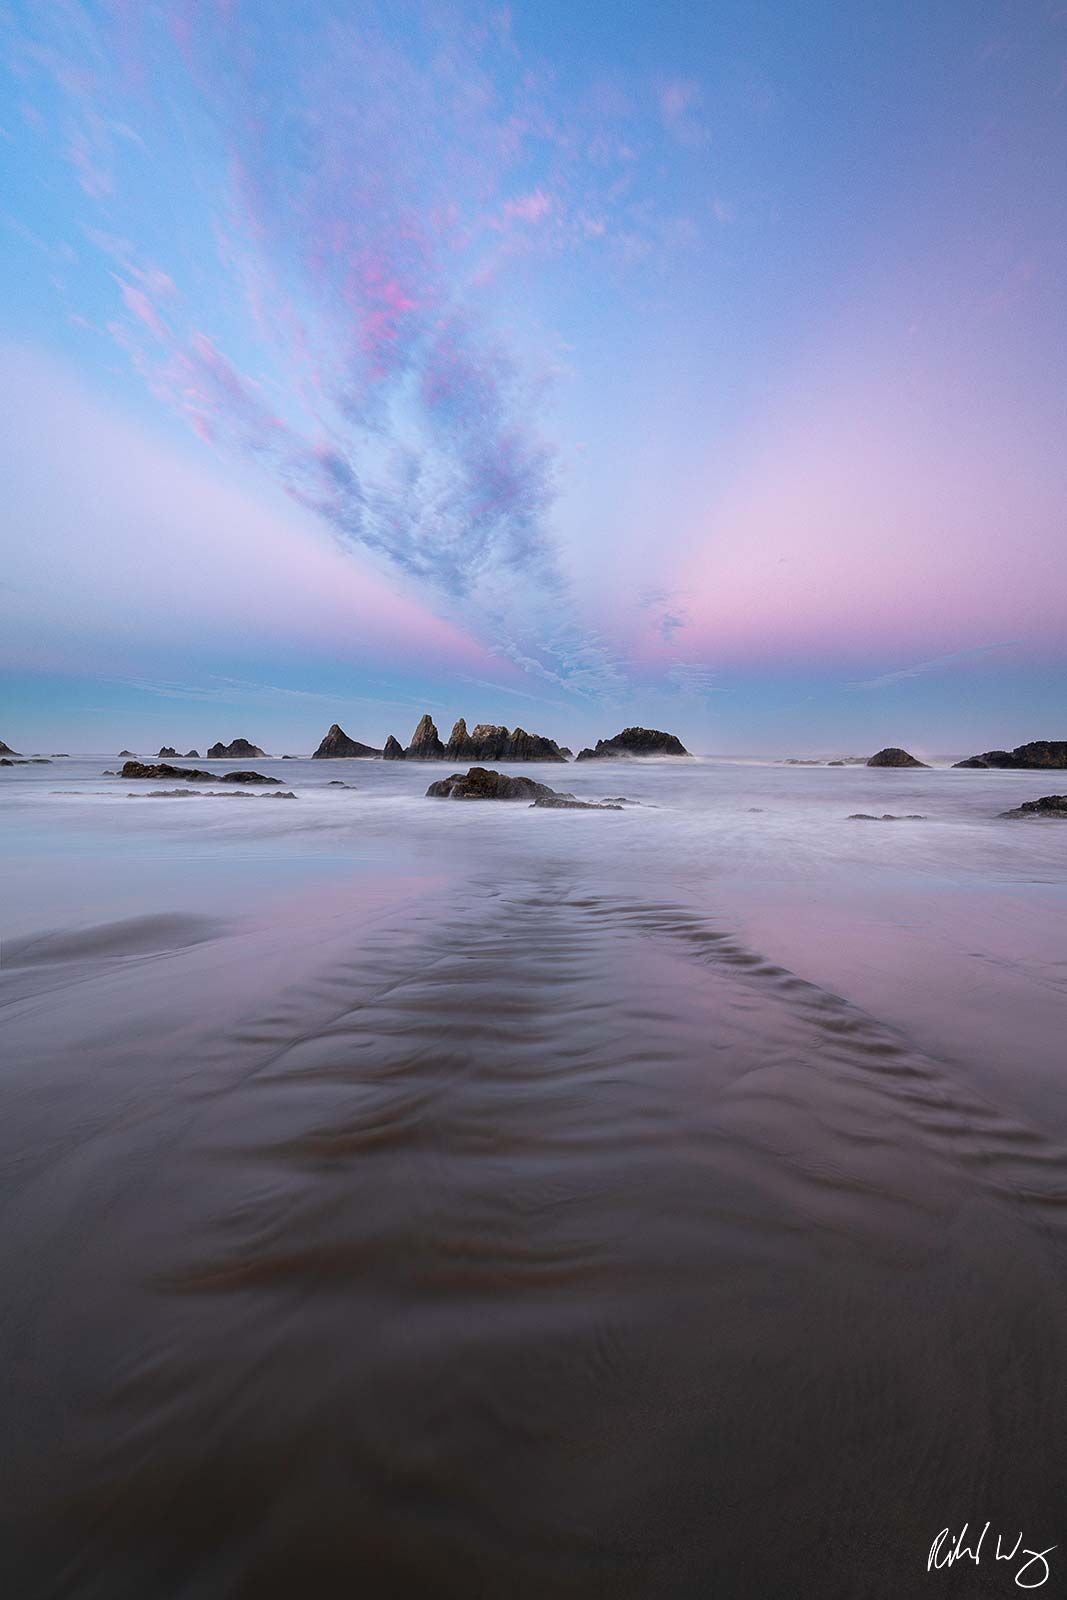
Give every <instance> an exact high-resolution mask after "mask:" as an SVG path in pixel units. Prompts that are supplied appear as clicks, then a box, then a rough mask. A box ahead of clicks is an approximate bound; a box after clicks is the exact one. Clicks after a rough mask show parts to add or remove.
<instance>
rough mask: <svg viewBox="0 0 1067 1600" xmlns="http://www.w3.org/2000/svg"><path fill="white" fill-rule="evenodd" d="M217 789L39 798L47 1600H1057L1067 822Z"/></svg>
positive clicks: (6, 1555)
mask: <svg viewBox="0 0 1067 1600" xmlns="http://www.w3.org/2000/svg"><path fill="white" fill-rule="evenodd" d="M177 764H178V765H185V764H187V763H184V762H181V761H179V762H178V763H177ZM192 764H193V765H197V766H202V765H205V763H201V762H195V763H192ZM209 765H211V766H212V768H213V770H215V771H217V772H218V773H219V774H220V775H221V774H222V773H223V772H225V771H226V770H227V768H228V767H229V768H231V769H232V768H233V767H234V766H240V767H245V766H251V767H253V768H254V769H255V770H257V771H260V772H264V773H267V774H271V775H273V776H276V777H278V778H280V779H281V780H282V781H283V784H284V786H285V788H286V789H287V790H288V789H291V790H292V791H293V792H294V794H295V796H296V798H295V799H293V800H282V799H275V798H273V797H272V796H271V794H270V791H258V790H253V791H248V793H247V795H246V796H244V797H242V796H237V795H233V794H228V793H224V792H221V791H219V790H218V788H217V786H216V785H214V784H212V785H205V786H203V787H205V788H208V789H210V790H211V791H212V796H214V795H215V794H218V796H219V797H218V798H215V797H209V796H206V795H198V796H197V797H195V798H173V797H166V798H154V797H150V791H152V790H157V789H170V788H173V787H174V785H173V784H172V783H170V782H162V783H160V782H152V781H149V782H143V781H142V782H137V781H129V780H123V779H121V778H116V777H104V776H102V775H101V773H102V769H104V768H113V769H114V768H118V767H119V766H121V761H120V760H119V759H118V758H116V757H115V756H113V755H103V756H94V757H85V758H77V759H56V760H53V761H52V762H51V764H50V765H47V766H24V767H16V768H11V769H4V770H3V771H2V772H0V816H2V820H3V830H2V837H3V845H2V848H3V852H4V854H3V880H2V881H3V894H2V906H0V1040H2V1046H3V1056H4V1066H3V1069H2V1073H0V1282H2V1283H3V1286H4V1293H3V1310H2V1312H0V1360H2V1363H3V1369H4V1371H5V1373H6V1374H7V1375H8V1376H9V1378H10V1379H11V1380H12V1381H11V1382H10V1385H9V1390H8V1401H7V1405H6V1410H7V1422H6V1425H5V1428H4V1441H5V1442H4V1448H3V1451H2V1452H0V1455H2V1470H3V1473H4V1480H5V1481H4V1488H3V1494H2V1497H0V1551H2V1554H0V1575H3V1576H4V1577H6V1579H7V1585H8V1587H7V1590H6V1592H10V1593H11V1594H17V1595H18V1596H19V1597H20V1600H31V1597H37V1596H42V1597H43V1596H75V1597H79V1600H80V1597H83V1596H84V1597H92V1600H96V1597H100V1600H118V1597H125V1596H127V1595H128V1596H131V1597H133V1596H137V1597H138V1600H144V1597H146V1596H152V1597H153V1600H155V1597H168V1600H169V1597H175V1600H178V1597H181V1600H185V1597H193V1596H196V1597H199V1596H205V1597H208V1596H221V1595H225V1596H239V1597H245V1596H248V1597H252V1596H255V1597H257V1600H262V1597H265V1596H266V1597H270V1596H275V1595H277V1596H291V1595H293V1594H296V1593H300V1594H311V1595H315V1596H334V1595H337V1596H342V1595H344V1596H348V1595H354V1594H356V1593H361V1594H369V1595H371V1596H373V1597H374V1600H378V1597H394V1596H395V1597H407V1596H413V1597H430V1600H436V1597H442V1600H444V1597H449V1600H451V1597H456V1600H460V1597H462V1600H481V1597H486V1600H490V1597H492V1600H498V1597H501V1596H508V1597H509V1600H512V1597H514V1600H525V1597H527V1596H529V1597H531V1600H533V1597H535V1596H536V1597H537V1600H545V1597H548V1596H552V1597H560V1600H571V1597H574V1600H586V1597H593V1596H596V1597H600V1596H604V1597H608V1596H610V1597H612V1600H628V1597H631V1596H632V1597H634V1600H646V1597H657V1600H658V1597H679V1600H689V1597H693V1600H696V1597H701V1600H703V1597H707V1596H709V1595H714V1596H716V1597H723V1596H725V1597H733V1596H738V1597H748V1596H756V1595H770V1596H775V1597H778V1596H789V1597H794V1596H808V1595H811V1596H819V1597H820V1600H832V1597H836V1596H841V1597H855V1596H859V1595H863V1596H865V1597H868V1596H870V1597H881V1596H883V1595H884V1596H886V1597H889V1596H893V1597H894V1600H898V1597H900V1596H902V1595H910V1594H917V1593H919V1592H920V1591H922V1592H926V1590H927V1589H929V1590H930V1592H931V1593H937V1592H942V1593H944V1594H946V1595H947V1594H949V1593H952V1594H961V1595H962V1594H963V1593H966V1594H967V1595H968V1596H969V1597H970V1596H976V1595H977V1596H984V1595H986V1594H989V1595H994V1594H1003V1593H1005V1592H1007V1591H1009V1590H1011V1589H1012V1587H1013V1577H1014V1575H1015V1573H1016V1572H1017V1571H1018V1570H1019V1569H1020V1568H1021V1567H1022V1566H1023V1563H1024V1562H1025V1560H1026V1559H1027V1557H1026V1555H1024V1554H1023V1553H1021V1551H1020V1553H1017V1554H1016V1556H1015V1558H1014V1561H1008V1560H1000V1561H997V1560H996V1559H995V1557H994V1554H993V1549H994V1540H995V1539H996V1537H997V1535H998V1534H1002V1535H1003V1536H1004V1543H1003V1545H1002V1549H1004V1550H1010V1549H1011V1546H1012V1545H1013V1544H1014V1543H1015V1539H1016V1535H1017V1534H1021V1536H1022V1544H1021V1550H1032V1551H1043V1550H1045V1549H1046V1547H1048V1546H1051V1545H1055V1544H1059V1545H1060V1547H1061V1548H1060V1549H1058V1550H1056V1551H1054V1552H1053V1553H1052V1554H1050V1555H1048V1556H1047V1562H1048V1564H1049V1566H1050V1568H1051V1570H1052V1580H1051V1582H1050V1587H1049V1589H1048V1590H1047V1591H1046V1592H1055V1590H1056V1581H1057V1567H1058V1581H1059V1582H1060V1583H1061V1584H1062V1576H1063V1572H1064V1571H1065V1570H1067V1555H1065V1554H1064V1550H1065V1549H1067V1539H1064V1538H1063V1537H1062V1536H1063V1535H1064V1533H1065V1529H1064V1525H1063V1520H1062V1519H1063V1488H1064V1484H1065V1472H1064V1468H1065V1465H1067V1462H1065V1454H1067V1452H1065V1449H1064V1445H1063V1443H1062V1442H1061V1435H1062V1426H1061V1419H1062V1416H1063V1415H1064V1412H1065V1408H1067V1361H1065V1359H1064V1358H1065V1354H1067V1348H1065V1347H1067V1272H1065V1267H1067V1072H1065V1039H1067V1027H1065V1019H1067V826H1064V825H1063V824H1060V823H1056V822H1054V821H1050V822H1041V821H1033V822H1022V821H1004V820H1000V819H999V817H998V813H999V812H1002V811H1004V810H1006V809H1008V808H1010V807H1013V806H1016V805H1018V804H1019V803H1020V802H1021V801H1023V800H1029V799H1034V798H1037V797H1038V796H1039V795H1043V794H1047V793H1050V792H1056V791H1057V790H1062V789H1063V788H1064V786H1065V783H1064V775H1063V774H1057V773H1050V774H1040V773H1026V772H976V771H952V770H948V769H937V770H916V769H905V770H893V769H867V768H865V767H854V766H848V767H842V768H829V767H789V766H784V765H780V764H773V763H761V762H742V761H715V760H699V759H697V760H692V761H652V762H595V763H582V764H579V765H576V766H575V765H568V766H567V767H566V768H564V767H559V766H555V765H551V764H540V763H538V764H536V765H533V766H529V767H524V768H517V767H516V768H504V769H503V770H508V771H513V772H520V771H522V772H525V773H526V774H527V775H528V776H532V777H534V778H537V779H539V780H540V781H543V782H546V783H549V784H551V785H552V786H553V787H555V788H558V789H568V790H571V791H573V792H574V793H575V794H577V795H578V796H579V797H580V798H583V799H593V800H599V799H603V798H606V797H617V796H624V797H626V798H627V799H628V800H631V801H634V802H639V803H637V804H632V805H626V806H625V807H624V808H623V809H621V810H619V811H605V812H592V811H589V812H586V811H551V810H549V811H541V810H536V809H530V808H529V807H528V806H527V805H526V804H525V803H521V802H519V803H514V802H508V803H506V802H485V803H464V802H456V801H447V800H432V799H427V798H425V790H426V786H427V784H429V783H430V782H431V781H433V780H435V779H436V778H439V777H441V776H443V775H445V774H446V773H447V772H448V771H450V770H451V769H450V768H449V767H448V766H447V765H444V764H441V763H410V764H409V763H400V762H397V763H389V762H360V761H352V762H349V761H329V762H313V761H310V760H299V761H284V762H282V761H273V760H267V761H255V762H247V763H246V762H239V763H232V762H231V763H221V762H220V763H213V764H209ZM338 783H340V784H344V785H346V787H338V786H337V784H338ZM857 812H863V813H871V814H874V815H875V816H877V817H881V815H882V814H883V813H885V812H888V813H892V814H894V815H895V816H897V817H900V818H902V819H904V820H897V821H892V822H883V821H856V820H850V819H851V817H852V814H854V813H857ZM965 1523H966V1524H969V1526H970V1533H969V1534H968V1535H967V1538H966V1540H965V1541H964V1543H965V1544H966V1543H968V1542H969V1543H971V1544H973V1542H974V1538H975V1537H976V1536H977V1534H978V1533H980V1532H981V1529H982V1527H983V1525H985V1524H986V1523H989V1524H990V1531H989V1534H988V1543H987V1545H986V1546H985V1547H984V1549H983V1552H982V1554H981V1559H980V1560H979V1561H974V1560H972V1559H971V1557H969V1556H966V1555H964V1556H962V1557H961V1558H960V1561H959V1563H958V1564H956V1565H954V1566H952V1567H951V1569H950V1570H939V1571H934V1572H928V1570H927V1563H928V1560H929V1557H930V1551H931V1546H932V1545H933V1544H934V1542H935V1540H936V1538H937V1536H938V1535H939V1534H940V1533H941V1531H942V1530H943V1529H949V1530H951V1538H955V1535H956V1534H957V1533H958V1532H959V1530H960V1529H961V1528H962V1527H963V1525H964V1524H965ZM949 1547H950V1546H949V1545H945V1544H943V1545H942V1551H944V1549H946V1548H949ZM1035 1573H1037V1566H1036V1565H1035V1566H1033V1567H1031V1569H1030V1570H1029V1571H1028V1572H1026V1573H1025V1574H1024V1577H1023V1581H1024V1582H1025V1581H1027V1580H1032V1579H1033V1578H1034V1576H1035ZM1038 1575H1039V1574H1038Z"/></svg>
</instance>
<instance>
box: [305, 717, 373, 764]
mask: <svg viewBox="0 0 1067 1600" xmlns="http://www.w3.org/2000/svg"><path fill="white" fill-rule="evenodd" d="M381 753H382V752H381V751H380V750H375V749H373V747H372V746H371V745H369V744H360V742H359V740H358V739H350V738H349V737H348V734H347V733H346V732H345V730H344V729H343V728H342V727H341V725H340V724H339V723H337V722H335V723H334V725H333V727H332V728H331V729H330V730H329V732H328V733H327V734H326V735H325V737H324V738H323V741H322V743H321V744H320V745H319V748H318V749H317V750H316V751H315V753H314V755H313V756H312V757H311V759H312V761H329V760H334V759H336V760H364V759H365V758H367V757H369V756H380V755H381Z"/></svg>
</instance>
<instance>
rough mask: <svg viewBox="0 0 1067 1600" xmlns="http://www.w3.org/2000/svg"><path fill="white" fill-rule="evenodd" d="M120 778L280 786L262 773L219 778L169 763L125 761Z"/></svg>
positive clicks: (239, 773)
mask: <svg viewBox="0 0 1067 1600" xmlns="http://www.w3.org/2000/svg"><path fill="white" fill-rule="evenodd" d="M119 776H120V777H122V778H157V779H158V778H170V779H172V780H176V779H177V780H180V781H181V782H182V783H276V784H279V785H280V784H281V781H282V780H281V779H280V778H268V777H266V776H265V774H264V773H262V772H224V773H223V774H222V775H221V777H220V776H219V774H218V773H216V772H205V771H204V770H203V768H201V767H172V766H170V765H169V763H167V762H165V761H163V762H156V763H153V764H152V765H148V764H147V763H146V762H144V761H127V762H126V764H125V766H124V767H123V769H122V771H121V773H120V774H119Z"/></svg>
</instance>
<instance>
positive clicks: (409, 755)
mask: <svg viewBox="0 0 1067 1600" xmlns="http://www.w3.org/2000/svg"><path fill="white" fill-rule="evenodd" d="M444 753H445V747H444V745H443V744H442V743H441V739H440V735H439V734H438V732H437V727H436V725H435V723H434V721H433V718H432V717H431V716H430V714H429V712H427V713H426V715H425V716H422V717H420V718H419V722H418V726H417V727H416V729H415V732H414V733H413V734H412V735H411V743H410V744H409V745H408V747H407V749H406V750H405V751H404V759H405V760H407V761H441V760H443V758H444Z"/></svg>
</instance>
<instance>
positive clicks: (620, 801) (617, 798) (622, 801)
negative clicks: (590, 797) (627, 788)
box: [600, 794, 643, 806]
mask: <svg viewBox="0 0 1067 1600" xmlns="http://www.w3.org/2000/svg"><path fill="white" fill-rule="evenodd" d="M600 803H601V805H604V806H639V805H641V804H642V803H643V802H642V801H640V800H628V799H627V798H626V796H625V795H624V794H606V795H605V796H604V798H603V800H602V801H601V802H600Z"/></svg>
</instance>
